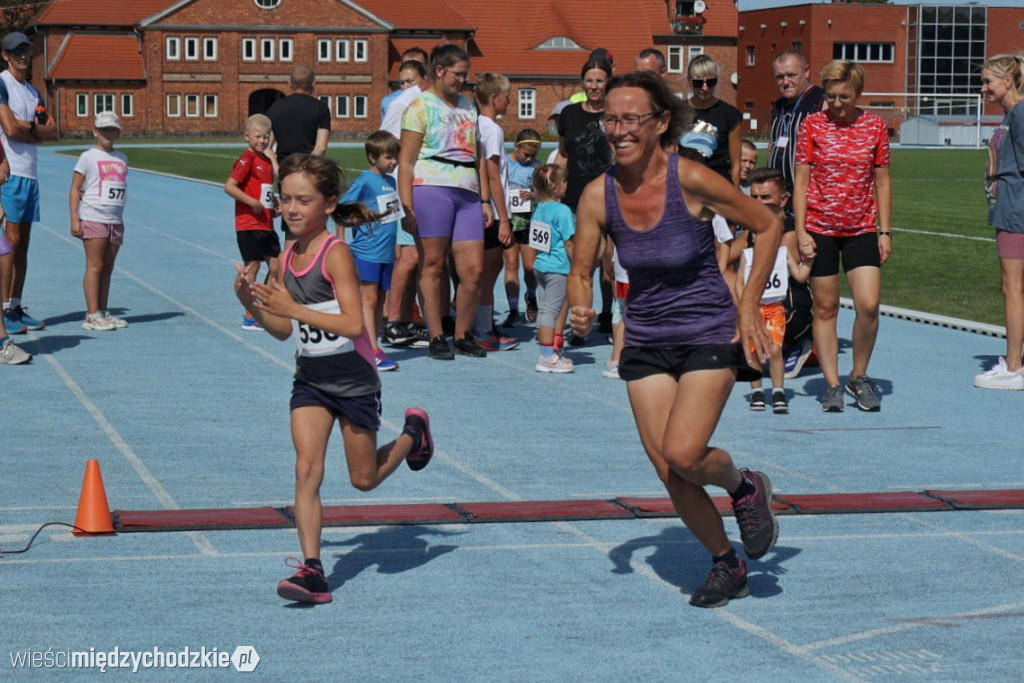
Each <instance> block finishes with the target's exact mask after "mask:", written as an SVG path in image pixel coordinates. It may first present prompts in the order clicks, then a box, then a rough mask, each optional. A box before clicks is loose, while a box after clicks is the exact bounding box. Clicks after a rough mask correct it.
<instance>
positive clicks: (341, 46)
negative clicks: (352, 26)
mask: <svg viewBox="0 0 1024 683" xmlns="http://www.w3.org/2000/svg"><path fill="white" fill-rule="evenodd" d="M334 59H335V61H338V62H347V61H348V41H347V40H345V39H344V38H342V39H339V40H336V41H334Z"/></svg>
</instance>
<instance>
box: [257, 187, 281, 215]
mask: <svg viewBox="0 0 1024 683" xmlns="http://www.w3.org/2000/svg"><path fill="white" fill-rule="evenodd" d="M260 204H262V205H263V208H264V209H273V208H274V207H275V206H277V199H276V198H275V197H274V183H260Z"/></svg>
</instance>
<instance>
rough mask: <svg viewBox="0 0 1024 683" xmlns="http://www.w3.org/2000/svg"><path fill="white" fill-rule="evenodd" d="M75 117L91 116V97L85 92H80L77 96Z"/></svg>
mask: <svg viewBox="0 0 1024 683" xmlns="http://www.w3.org/2000/svg"><path fill="white" fill-rule="evenodd" d="M75 115H76V116H88V115H89V96H88V95H87V94H86V93H84V92H80V93H78V94H77V95H75Z"/></svg>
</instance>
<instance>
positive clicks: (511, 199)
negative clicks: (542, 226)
mask: <svg viewBox="0 0 1024 683" xmlns="http://www.w3.org/2000/svg"><path fill="white" fill-rule="evenodd" d="M508 205H509V207H510V208H511V209H512V213H530V211H532V210H533V200H532V199H530V195H526V198H525V199H523V197H522V195H521V194H520V192H519V190H509V196H508Z"/></svg>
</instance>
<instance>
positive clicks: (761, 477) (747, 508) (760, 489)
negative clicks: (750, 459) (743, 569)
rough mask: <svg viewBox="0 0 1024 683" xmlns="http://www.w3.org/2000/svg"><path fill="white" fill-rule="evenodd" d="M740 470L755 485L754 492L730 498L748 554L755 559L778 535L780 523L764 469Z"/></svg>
mask: <svg viewBox="0 0 1024 683" xmlns="http://www.w3.org/2000/svg"><path fill="white" fill-rule="evenodd" d="M740 474H742V475H743V478H744V479H746V480H747V481H749V482H750V484H751V485H752V486H753V487H754V492H753V493H751V494H750V495H749V496H746V497H745V498H741V499H740V500H739V501H733V503H732V510H733V513H735V515H736V524H738V525H739V527H740V538H741V539H742V540H743V548H744V549H745V550H746V551H747V557H749V558H750V559H752V560H756V559H758V558H759V557H764V556H765V555H766V554H767V553H768V551H769V550H771V549H772V546H774V545H775V541H776V540H778V538H779V523H778V522H777V521H776V520H775V513H774V512H772V482H771V480H770V479H769V478H768V475H767V474H765V473H764V472H751V471H750V470H740Z"/></svg>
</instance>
